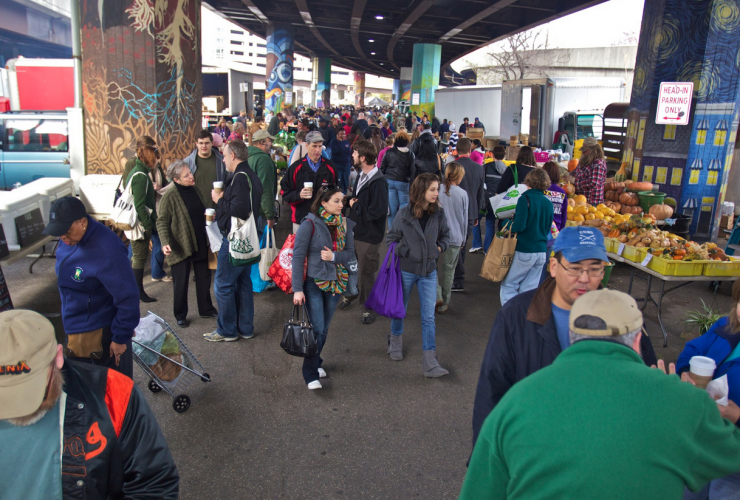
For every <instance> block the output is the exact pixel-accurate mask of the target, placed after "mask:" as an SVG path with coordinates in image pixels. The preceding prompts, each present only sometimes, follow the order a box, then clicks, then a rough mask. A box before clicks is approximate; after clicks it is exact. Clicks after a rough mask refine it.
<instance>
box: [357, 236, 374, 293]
mask: <svg viewBox="0 0 740 500" xmlns="http://www.w3.org/2000/svg"><path fill="white" fill-rule="evenodd" d="M355 253H356V254H357V285H358V287H359V289H360V297H359V299H360V304H365V301H366V300H367V298H368V296H369V295H370V290H372V289H373V285H374V284H375V276H376V275H377V273H378V267H379V266H380V245H371V244H370V243H365V242H364V241H357V240H355Z"/></svg>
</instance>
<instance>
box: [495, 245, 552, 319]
mask: <svg viewBox="0 0 740 500" xmlns="http://www.w3.org/2000/svg"><path fill="white" fill-rule="evenodd" d="M546 255H547V254H546V253H545V252H538V253H523V252H514V260H513V261H512V263H511V268H510V269H509V272H508V273H507V274H506V278H504V281H502V282H501V292H500V294H499V295H500V297H501V307H503V306H504V304H506V303H507V302H508V301H509V300H511V299H512V298H514V297H516V296H517V295H519V294H520V293H524V292H526V291H529V290H533V289H535V288H537V287H538V286H539V284H540V276H542V266H544V265H545V258H546Z"/></svg>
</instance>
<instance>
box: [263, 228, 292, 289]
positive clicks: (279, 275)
mask: <svg viewBox="0 0 740 500" xmlns="http://www.w3.org/2000/svg"><path fill="white" fill-rule="evenodd" d="M294 247H295V235H294V234H289V235H288V237H287V238H286V240H285V243H283V248H281V249H280V252H278V255H277V257H275V260H274V261H273V262H272V265H271V266H270V270H269V271H268V273H267V275H268V277H269V278H271V279H272V281H274V282H275V284H276V285H277V286H278V288H280V289H281V290H282V291H284V292H285V293H293V248H294Z"/></svg>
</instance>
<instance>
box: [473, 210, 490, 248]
mask: <svg viewBox="0 0 740 500" xmlns="http://www.w3.org/2000/svg"><path fill="white" fill-rule="evenodd" d="M483 217H484V215H481V214H478V225H477V226H473V245H472V246H471V247H470V248H483V238H482V237H481V232H480V221H482V220H483ZM487 218H488V217H486V219H487ZM486 237H488V231H486Z"/></svg>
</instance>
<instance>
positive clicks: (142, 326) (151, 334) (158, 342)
mask: <svg viewBox="0 0 740 500" xmlns="http://www.w3.org/2000/svg"><path fill="white" fill-rule="evenodd" d="M158 319H159V317H158V316H157V315H155V314H152V313H149V314H147V315H146V316H144V317H143V318H141V319H140V320H139V324H138V326H137V327H136V328H135V329H134V332H135V338H136V341H137V342H138V343H140V344H142V345H145V346H146V347H149V348H150V349H153V350H155V351H156V352H162V344H163V343H164V338H165V335H164V333H165V331H166V329H165V327H164V325H162V323H160V322H158V321H157V320H158ZM132 347H133V350H134V353H136V355H137V356H139V358H141V360H142V361H143V362H144V363H146V364H147V365H153V364H155V363H156V362H157V359H158V356H157V355H156V354H154V353H153V352H152V351H150V350H149V349H146V348H144V347H142V346H140V345H138V344H136V343H134V344H133V346H132Z"/></svg>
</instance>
